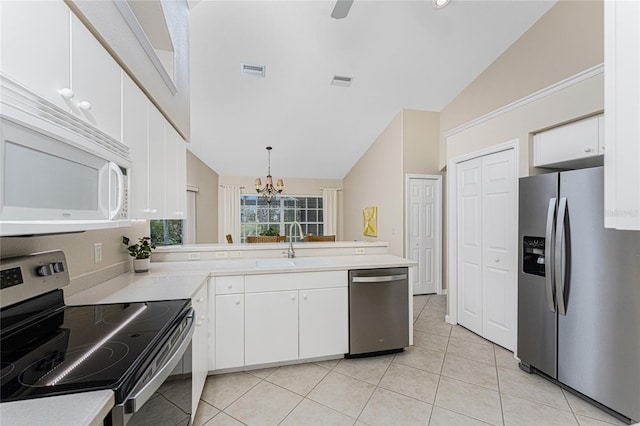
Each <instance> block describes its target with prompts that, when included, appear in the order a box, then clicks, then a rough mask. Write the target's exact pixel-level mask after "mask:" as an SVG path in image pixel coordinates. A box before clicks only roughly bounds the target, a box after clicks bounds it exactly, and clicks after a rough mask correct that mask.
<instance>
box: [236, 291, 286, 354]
mask: <svg viewBox="0 0 640 426" xmlns="http://www.w3.org/2000/svg"><path fill="white" fill-rule="evenodd" d="M244 359H245V365H257V364H266V363H271V362H280V361H290V360H294V359H298V291H297V290H296V291H274V292H269V293H251V294H246V295H245V353H244Z"/></svg>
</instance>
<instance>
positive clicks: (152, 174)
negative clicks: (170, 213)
mask: <svg viewBox="0 0 640 426" xmlns="http://www.w3.org/2000/svg"><path fill="white" fill-rule="evenodd" d="M148 118H149V119H148V122H147V126H148V127H147V128H148V138H149V139H148V158H149V190H148V195H147V196H148V202H147V209H146V212H145V216H144V218H148V219H165V210H164V207H165V205H164V200H165V193H166V190H165V188H166V184H165V177H166V173H165V161H166V160H165V158H166V149H165V119H164V117H163V116H162V114H160V111H158V109H157V108H156V107H155V106H154V105H152V104H151V103H150V102H149V104H148Z"/></svg>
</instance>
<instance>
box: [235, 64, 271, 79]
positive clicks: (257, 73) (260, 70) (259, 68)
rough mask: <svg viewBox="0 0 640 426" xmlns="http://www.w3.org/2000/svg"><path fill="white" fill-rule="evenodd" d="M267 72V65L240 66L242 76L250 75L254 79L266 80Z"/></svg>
mask: <svg viewBox="0 0 640 426" xmlns="http://www.w3.org/2000/svg"><path fill="white" fill-rule="evenodd" d="M266 70H267V67H266V65H253V64H241V65H240V74H242V75H250V76H253V77H262V78H264V74H265V72H266Z"/></svg>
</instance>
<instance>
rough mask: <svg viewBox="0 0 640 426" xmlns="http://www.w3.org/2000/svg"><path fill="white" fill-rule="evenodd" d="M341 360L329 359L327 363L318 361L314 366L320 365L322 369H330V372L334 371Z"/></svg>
mask: <svg viewBox="0 0 640 426" xmlns="http://www.w3.org/2000/svg"><path fill="white" fill-rule="evenodd" d="M339 362H340V360H339V359H329V360H327V361H318V362H314V364H316V365H319V366H320V367H324V368H328V369H329V370H331V369H333V368H334V367H335V366H336V365H338V363H339Z"/></svg>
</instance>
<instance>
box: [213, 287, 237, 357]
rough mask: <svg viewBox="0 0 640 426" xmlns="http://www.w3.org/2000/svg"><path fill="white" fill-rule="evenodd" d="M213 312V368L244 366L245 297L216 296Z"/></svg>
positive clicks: (232, 295)
mask: <svg viewBox="0 0 640 426" xmlns="http://www.w3.org/2000/svg"><path fill="white" fill-rule="evenodd" d="M215 311H216V312H215V318H216V326H215V342H216V343H215V368H216V369H223V368H233V367H242V366H243V365H245V361H244V358H245V342H244V340H245V322H244V317H245V296H244V295H243V294H228V295H222V296H216V307H215ZM212 369H213V368H212Z"/></svg>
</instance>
